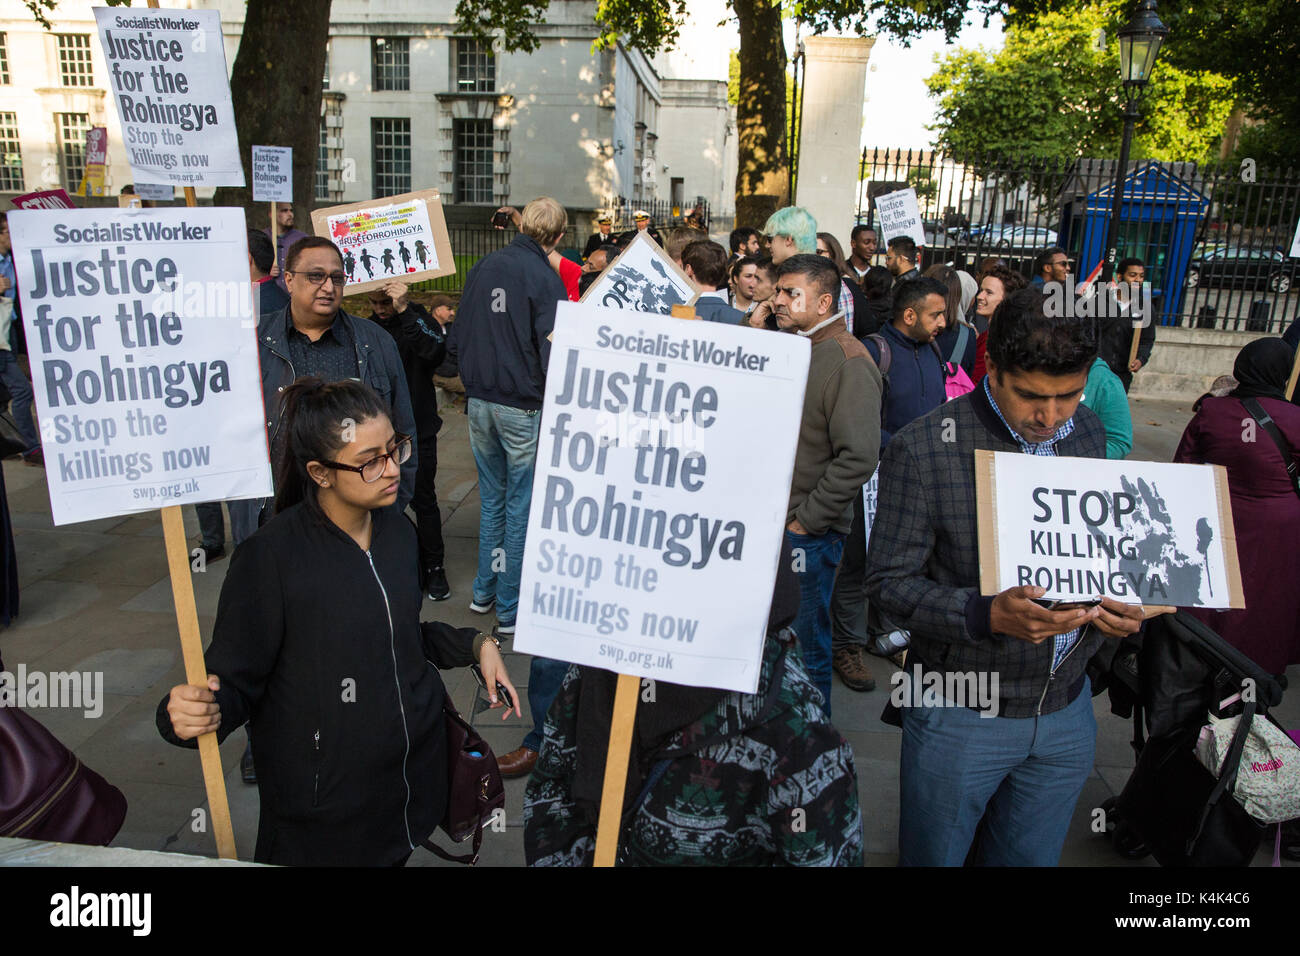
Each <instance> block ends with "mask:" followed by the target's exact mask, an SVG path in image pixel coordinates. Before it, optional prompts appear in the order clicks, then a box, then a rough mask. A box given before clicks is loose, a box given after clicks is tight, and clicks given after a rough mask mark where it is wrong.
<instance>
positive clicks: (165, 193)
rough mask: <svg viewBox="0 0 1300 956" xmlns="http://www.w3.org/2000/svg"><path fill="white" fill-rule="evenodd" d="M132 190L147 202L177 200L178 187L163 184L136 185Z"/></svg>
mask: <svg viewBox="0 0 1300 956" xmlns="http://www.w3.org/2000/svg"><path fill="white" fill-rule="evenodd" d="M131 188H132V189H134V190H135V194H136V195H137V196H139V197H140V198H141V199H143V200H144V201H145V202H171V201H172V200H173V199H175V198H176V187H175V186H169V185H165V184H163V183H136V184H135V185H134V186H132V187H131Z"/></svg>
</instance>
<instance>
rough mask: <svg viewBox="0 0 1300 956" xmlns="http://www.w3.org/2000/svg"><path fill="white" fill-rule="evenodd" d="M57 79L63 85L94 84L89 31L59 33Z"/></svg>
mask: <svg viewBox="0 0 1300 956" xmlns="http://www.w3.org/2000/svg"><path fill="white" fill-rule="evenodd" d="M58 40H59V80H60V82H61V83H62V84H63V85H64V86H94V85H95V72H94V70H93V69H92V67H91V63H90V34H89V33H60V34H59V35H58Z"/></svg>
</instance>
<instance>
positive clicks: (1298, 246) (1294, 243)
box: [1287, 220, 1300, 259]
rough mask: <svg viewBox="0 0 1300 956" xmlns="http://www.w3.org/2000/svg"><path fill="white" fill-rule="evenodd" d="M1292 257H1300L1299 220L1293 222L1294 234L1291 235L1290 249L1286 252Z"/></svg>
mask: <svg viewBox="0 0 1300 956" xmlns="http://www.w3.org/2000/svg"><path fill="white" fill-rule="evenodd" d="M1287 255H1289V256H1290V257H1291V258H1292V259H1300V220H1297V221H1296V224H1295V235H1294V236H1292V237H1291V251H1290V252H1288V253H1287Z"/></svg>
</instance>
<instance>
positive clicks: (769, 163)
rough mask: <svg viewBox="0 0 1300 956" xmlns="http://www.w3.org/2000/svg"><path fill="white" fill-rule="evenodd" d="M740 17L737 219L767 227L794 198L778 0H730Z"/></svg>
mask: <svg viewBox="0 0 1300 956" xmlns="http://www.w3.org/2000/svg"><path fill="white" fill-rule="evenodd" d="M731 7H732V9H733V10H734V11H735V12H736V19H737V20H738V21H739V23H740V54H739V60H740V90H739V97H738V100H737V104H736V125H737V127H738V129H737V132H738V134H739V137H738V144H737V145H738V152H739V164H738V166H737V169H736V225H737V226H753V227H755V228H757V229H761V228H762V227H763V223H764V222H766V221H767V217H768V216H770V215H771V214H772V213H774V212H775V211H776V210H777V209H779V208H780V207H781V206H784V205H786V204H787V203H789V201H790V180H789V157H788V156H787V155H786V130H785V127H786V111H785V99H786V90H785V86H786V83H785V68H786V55H785V37H784V36H783V35H782V33H781V4H780V2H779V0H732V4H731Z"/></svg>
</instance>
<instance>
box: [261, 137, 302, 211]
mask: <svg viewBox="0 0 1300 956" xmlns="http://www.w3.org/2000/svg"><path fill="white" fill-rule="evenodd" d="M253 202H293V147H291V146H254V147H253Z"/></svg>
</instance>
